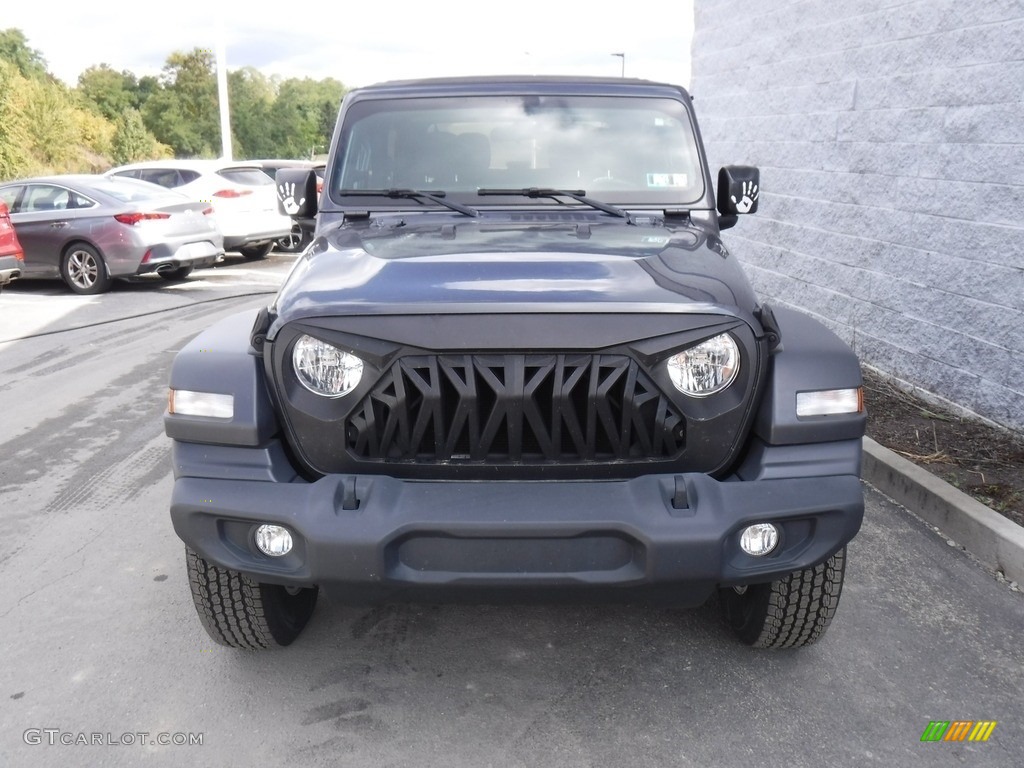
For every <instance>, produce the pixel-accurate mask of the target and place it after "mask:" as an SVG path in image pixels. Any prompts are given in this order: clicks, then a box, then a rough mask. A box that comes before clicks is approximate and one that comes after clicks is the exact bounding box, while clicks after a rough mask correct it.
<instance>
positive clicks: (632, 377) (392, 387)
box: [346, 354, 685, 464]
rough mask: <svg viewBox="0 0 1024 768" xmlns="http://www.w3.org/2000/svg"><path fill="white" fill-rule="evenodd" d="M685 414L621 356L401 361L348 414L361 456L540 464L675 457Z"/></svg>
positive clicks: (352, 445) (355, 451) (354, 450)
mask: <svg viewBox="0 0 1024 768" xmlns="http://www.w3.org/2000/svg"><path fill="white" fill-rule="evenodd" d="M684 438H685V429H684V420H683V417H682V416H681V415H680V413H679V411H678V410H677V409H676V408H675V407H674V406H673V404H672V403H671V401H669V400H668V398H666V397H665V396H664V395H663V394H662V393H661V391H660V390H659V389H658V387H657V386H656V385H655V384H654V382H653V381H652V380H651V378H650V377H649V376H648V375H647V374H646V373H645V372H644V371H643V370H642V369H641V368H640V367H639V366H638V365H637V363H636V361H634V360H632V359H631V358H629V357H625V356H622V355H592V354H538V355H501V354H497V355H436V356H435V355H418V356H408V357H402V358H400V359H398V360H397V361H396V362H395V363H394V364H393V365H392V366H391V367H390V368H389V369H388V370H387V371H385V373H384V375H383V376H382V377H381V379H380V380H379V381H378V382H377V384H376V385H375V386H374V388H373V389H372V390H371V391H370V393H369V394H367V395H366V396H365V397H364V398H363V400H362V401H361V402H360V403H359V405H358V406H357V407H356V408H355V409H354V410H353V411H352V412H351V414H350V416H349V418H348V423H347V425H346V444H347V448H348V450H349V452H350V453H351V454H352V455H353V456H355V457H357V458H360V459H363V460H383V461H416V462H420V463H422V462H438V463H442V462H443V463H459V462H485V463H517V464H519V463H525V464H545V463H558V462H561V463H564V462H574V461H607V462H611V461H623V460H628V461H644V460H652V461H653V460H663V459H667V458H672V457H674V456H677V455H678V454H679V453H680V452H681V451H682V449H683V444H684Z"/></svg>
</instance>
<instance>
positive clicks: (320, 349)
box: [292, 336, 363, 397]
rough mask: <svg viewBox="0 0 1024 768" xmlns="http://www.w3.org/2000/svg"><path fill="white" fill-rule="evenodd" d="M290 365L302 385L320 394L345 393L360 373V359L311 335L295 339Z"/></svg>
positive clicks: (361, 366)
mask: <svg viewBox="0 0 1024 768" xmlns="http://www.w3.org/2000/svg"><path fill="white" fill-rule="evenodd" d="M292 365H293V366H294V367H295V375H296V376H298V377H299V381H301V382H302V386H304V387H305V388H306V389H308V390H309V391H310V392H315V393H316V394H318V395H323V396H324V397H341V396H342V395H347V394H348V393H349V392H351V391H352V390H353V389H355V388H356V385H358V384H359V379H361V378H362V376H363V361H362V360H360V359H359V358H358V357H356V356H355V355H353V354H351V353H349V352H345V351H344V350H342V349H338V348H337V347H336V346H334V345H333V344H328V343H327V342H326V341H321V340H320V339H314V338H313V337H312V336H301V337H299V340H298V341H296V342H295V347H294V349H293V350H292Z"/></svg>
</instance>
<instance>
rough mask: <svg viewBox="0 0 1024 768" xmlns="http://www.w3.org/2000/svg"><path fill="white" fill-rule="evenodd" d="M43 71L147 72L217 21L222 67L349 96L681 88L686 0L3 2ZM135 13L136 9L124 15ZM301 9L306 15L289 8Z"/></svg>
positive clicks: (211, 41) (202, 43)
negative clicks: (532, 81)
mask: <svg viewBox="0 0 1024 768" xmlns="http://www.w3.org/2000/svg"><path fill="white" fill-rule="evenodd" d="M2 6H3V10H0V29H6V28H9V27H15V28H18V29H20V30H21V31H22V32H24V33H25V35H26V37H27V38H28V42H29V45H30V46H31V47H33V48H35V49H37V50H39V51H40V52H41V53H42V54H43V57H44V58H45V59H46V61H47V65H48V67H49V69H50V71H51V72H52V73H53V74H54V75H56V76H57V77H59V78H61V79H62V80H64V81H66V82H68V83H69V84H71V85H74V84H75V83H77V81H78V76H79V74H81V72H82V71H83V70H85V69H87V68H88V67H89V66H91V65H94V64H100V63H106V64H109V65H110V66H111V67H113V68H114V69H117V70H122V69H127V70H130V71H132V72H134V73H135V74H136V75H138V76H142V75H156V74H159V73H160V70H161V68H162V67H163V64H164V62H165V60H166V59H167V56H168V55H169V54H170V53H171V52H173V51H175V50H191V49H192V48H196V47H199V48H211V49H213V48H214V47H215V46H216V43H217V27H218V19H217V14H218V13H223V15H224V37H225V45H226V52H227V66H228V69H238V68H241V67H244V66H254V67H256V68H258V69H259V70H260V71H261V72H263V73H264V74H266V75H268V76H269V75H275V74H276V75H280V76H282V77H312V78H314V79H318V80H319V79H322V78H325V77H333V78H336V79H338V80H340V81H341V82H343V83H344V84H345V85H347V86H350V87H354V86H359V85H369V84H370V83H375V82H380V81H382V80H394V79H404V78H414V77H435V76H450V75H474V74H542V75H546V74H567V75H594V76H618V75H619V74H620V71H621V66H622V59H620V58H619V57H616V56H612V55H611V54H613V53H625V69H626V75H627V77H642V78H647V79H650V80H660V81H665V82H671V83H678V84H681V85H688V84H689V79H690V42H691V36H692V27H693V11H692V0H651V1H650V2H645V3H622V2H608V3H598V2H594V1H593V0H591V2H576V0H561V1H559V0H512V2H502V3H495V2H487V1H486V0H476V2H469V1H467V0H414V1H413V0H364V1H363V2H352V0H347V2H346V1H345V0H333V2H323V1H322V0H311V1H303V0H298V1H296V0H290V1H289V0H285V2H278V3H269V2H266V0H253V1H251V2H237V1H236V0H205V1H204V2H197V1H196V0H171V1H170V2H164V3H141V4H133V3H126V2H124V0H119V1H118V2H112V1H111V0H89V1H87V2H84V3H71V2H69V1H68V0H57V1H56V2H45V3H40V4H38V5H37V4H36V3H34V2H32V1H31V0H29V2H2ZM133 9H134V10H133ZM301 9H307V10H301Z"/></svg>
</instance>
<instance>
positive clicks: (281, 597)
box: [185, 548, 320, 651]
mask: <svg viewBox="0 0 1024 768" xmlns="http://www.w3.org/2000/svg"><path fill="white" fill-rule="evenodd" d="M185 563H186V565H187V567H188V581H189V585H190V586H191V588H192V600H193V602H194V603H195V605H196V611H197V612H198V613H199V620H200V621H201V622H202V624H203V628H204V629H205V630H206V633H207V634H208V635H209V636H210V637H211V638H213V640H214V641H215V642H217V643H219V644H220V645H226V646H228V647H229V648H243V649H245V650H249V651H261V650H264V649H267V648H276V647H279V646H285V645H290V644H291V643H292V641H294V640H295V638H297V637H298V636H299V634H300V633H301V632H302V629H303V628H304V627H305V626H306V622H308V621H309V617H310V616H311V615H312V613H313V608H315V607H316V598H317V595H318V594H319V592H320V589H319V587H306V588H303V589H289V588H287V587H282V586H278V585H276V584H261V583H260V582H257V581H253V580H252V579H250V578H249V577H248V576H245V575H243V574H241V573H238V572H237V571H231V570H228V569H226V568H220V567H218V566H216V565H212V564H211V563H208V562H206V561H205V560H203V559H202V558H201V557H199V555H198V554H196V553H195V552H193V551H192V550H191V549H188V548H186V549H185Z"/></svg>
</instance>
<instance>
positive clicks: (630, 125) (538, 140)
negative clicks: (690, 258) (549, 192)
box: [331, 95, 704, 205]
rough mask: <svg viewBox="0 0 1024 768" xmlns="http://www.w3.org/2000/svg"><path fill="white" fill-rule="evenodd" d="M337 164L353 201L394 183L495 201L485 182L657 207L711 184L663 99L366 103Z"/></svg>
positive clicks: (685, 129)
mask: <svg viewBox="0 0 1024 768" xmlns="http://www.w3.org/2000/svg"><path fill="white" fill-rule="evenodd" d="M335 163H336V164H337V167H336V168H335V172H334V174H333V175H332V180H333V181H332V187H331V193H332V196H333V195H337V198H338V202H343V203H346V204H351V203H352V200H351V199H348V196H343V195H341V194H338V193H342V192H343V191H349V192H350V193H351V192H352V191H356V190H382V189H396V188H402V189H417V190H432V191H433V190H438V191H445V192H447V193H449V194H451V193H462V194H464V197H463V196H460V199H462V200H465V201H472V202H473V203H493V202H494V199H493V196H492V197H488V198H482V197H481V198H478V197H477V195H476V192H477V190H479V189H481V188H484V189H488V188H489V189H509V190H512V189H517V188H518V189H522V188H529V187H543V188H556V189H558V188H562V189H571V190H582V191H584V192H586V194H587V195H589V196H590V197H594V198H600V199H602V200H606V201H612V202H614V201H619V202H626V203H636V204H644V203H649V204H655V205H661V204H672V205H682V204H687V203H694V202H696V201H698V200H699V199H700V198H701V196H702V194H703V191H704V178H703V173H702V171H701V164H700V158H699V154H698V152H697V144H696V141H695V140H694V136H693V129H692V127H691V123H690V119H689V115H688V112H687V110H686V108H685V106H684V105H683V104H682V103H681V102H680V101H677V100H675V99H667V98H643V97H594V96H536V95H531V96H479V97H474V96H470V97H467V96H459V97H447V98H415V99H410V98H403V99H391V100H389V99H380V100H366V101H362V102H357V103H355V104H353V105H352V107H351V108H350V109H349V111H348V113H347V114H346V120H345V128H344V131H343V134H342V137H341V146H340V151H339V152H338V154H337V156H336V158H335ZM377 202H378V203H379V199H378V201H377ZM508 202H514V203H520V204H533V205H536V204H537V200H536V199H532V200H531V199H523V198H520V199H517V200H514V201H513V199H512V197H511V196H510V197H509V199H508ZM545 202H547V203H548V204H559V203H558V201H557V200H548V201H545ZM562 202H563V203H564V201H562ZM503 204H504V201H503Z"/></svg>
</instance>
